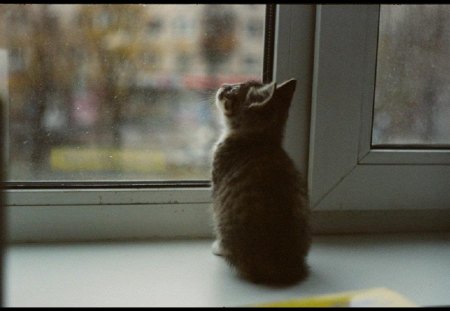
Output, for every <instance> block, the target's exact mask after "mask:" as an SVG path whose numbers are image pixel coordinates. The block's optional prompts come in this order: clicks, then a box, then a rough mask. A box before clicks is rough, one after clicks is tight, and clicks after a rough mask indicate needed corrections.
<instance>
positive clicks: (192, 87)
mask: <svg viewBox="0 0 450 311" xmlns="http://www.w3.org/2000/svg"><path fill="white" fill-rule="evenodd" d="M264 24H265V5H145V4H142V5H81V4H75V5H54V4H52V5H42V4H33V5H17V4H2V5H0V57H1V56H2V55H3V56H4V57H3V59H0V64H1V65H2V66H7V68H8V69H7V74H6V75H4V76H5V77H6V78H4V79H3V80H1V81H0V85H2V86H1V87H0V90H1V89H2V87H4V88H6V89H7V90H8V92H7V93H8V95H7V102H8V103H9V104H8V115H9V180H11V181H18V180H20V181H36V180H39V181H49V180H69V181H70V180H182V179H189V180H195V179H208V178H209V169H210V155H211V148H212V145H213V144H214V142H215V141H216V139H217V137H218V136H219V134H220V133H219V131H220V121H219V120H220V118H219V115H218V112H217V109H216V108H215V106H214V104H213V99H214V95H215V91H216V90H217V88H218V87H219V85H220V84H222V83H225V82H226V83H233V82H238V81H242V80H247V79H255V80H261V78H262V70H263V50H264V31H263V30H264Z"/></svg>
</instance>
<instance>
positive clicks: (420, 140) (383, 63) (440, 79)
mask: <svg viewBox="0 0 450 311" xmlns="http://www.w3.org/2000/svg"><path fill="white" fill-rule="evenodd" d="M449 55H450V6H448V5H381V12H380V27H379V41H378V65H377V74H376V91H375V109H374V127H373V137H372V139H373V140H372V143H373V144H374V145H424V146H428V147H433V146H449V145H450V87H449V85H450V59H449Z"/></svg>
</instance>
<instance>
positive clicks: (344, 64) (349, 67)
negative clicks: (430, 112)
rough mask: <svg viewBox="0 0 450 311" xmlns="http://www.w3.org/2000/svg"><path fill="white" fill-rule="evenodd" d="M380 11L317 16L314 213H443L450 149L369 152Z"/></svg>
mask: <svg viewBox="0 0 450 311" xmlns="http://www.w3.org/2000/svg"><path fill="white" fill-rule="evenodd" d="M379 9H380V6H379V5H360V6H359V5H356V6H353V5H350V6H341V5H338V6H333V5H331V6H322V7H320V8H319V9H318V12H317V13H318V14H317V25H318V31H317V36H316V56H317V57H316V59H315V68H314V70H315V81H314V99H313V105H312V117H311V123H312V127H311V131H312V135H311V137H312V138H311V142H312V144H311V147H310V148H311V149H310V174H309V178H310V179H309V183H310V185H311V189H312V193H311V200H312V203H313V206H314V208H315V209H317V210H393V209H395V210H412V209H413V210H427V211H431V210H446V209H448V208H449V207H450V191H448V190H449V189H450V188H449V186H450V165H449V164H450V152H449V150H432V149H430V150H408V149H404V150H397V149H391V150H389V149H382V150H378V149H372V148H371V146H370V141H371V129H372V115H373V102H374V89H375V69H376V53H377V39H378V20H379ZM356 25H357V26H356ZM448 223H449V224H450V218H449V222H448Z"/></svg>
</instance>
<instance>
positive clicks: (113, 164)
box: [50, 147, 166, 172]
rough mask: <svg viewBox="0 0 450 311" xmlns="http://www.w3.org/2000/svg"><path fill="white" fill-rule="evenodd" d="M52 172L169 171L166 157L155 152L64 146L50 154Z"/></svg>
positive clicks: (54, 149)
mask: <svg viewBox="0 0 450 311" xmlns="http://www.w3.org/2000/svg"><path fill="white" fill-rule="evenodd" d="M50 165H51V168H52V170H59V171H66V172H75V171H111V170H118V171H123V172H155V171H157V172H160V171H164V170H165V169H166V160H165V156H164V154H163V153H162V152H161V151H155V150H127V149H124V150H120V149H107V148H105V149H101V148H77V147H60V148H53V149H52V150H51V153H50Z"/></svg>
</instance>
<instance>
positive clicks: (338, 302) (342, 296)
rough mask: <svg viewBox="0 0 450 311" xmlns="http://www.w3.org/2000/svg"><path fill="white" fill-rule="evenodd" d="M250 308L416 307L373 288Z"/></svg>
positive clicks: (394, 295) (402, 298)
mask: <svg viewBox="0 0 450 311" xmlns="http://www.w3.org/2000/svg"><path fill="white" fill-rule="evenodd" d="M251 307H267V308H270V307H282V308H283V307H284V308H295V307H310V308H311V307H417V305H416V304H414V303H413V302H411V301H410V300H408V299H407V298H406V297H404V296H402V295H401V294H399V293H397V292H395V291H393V290H390V289H387V288H373V289H367V290H359V291H349V292H342V293H335V294H329V295H320V296H312V297H306V298H297V299H289V300H281V301H274V302H268V303H262V304H257V305H252V306H251Z"/></svg>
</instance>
